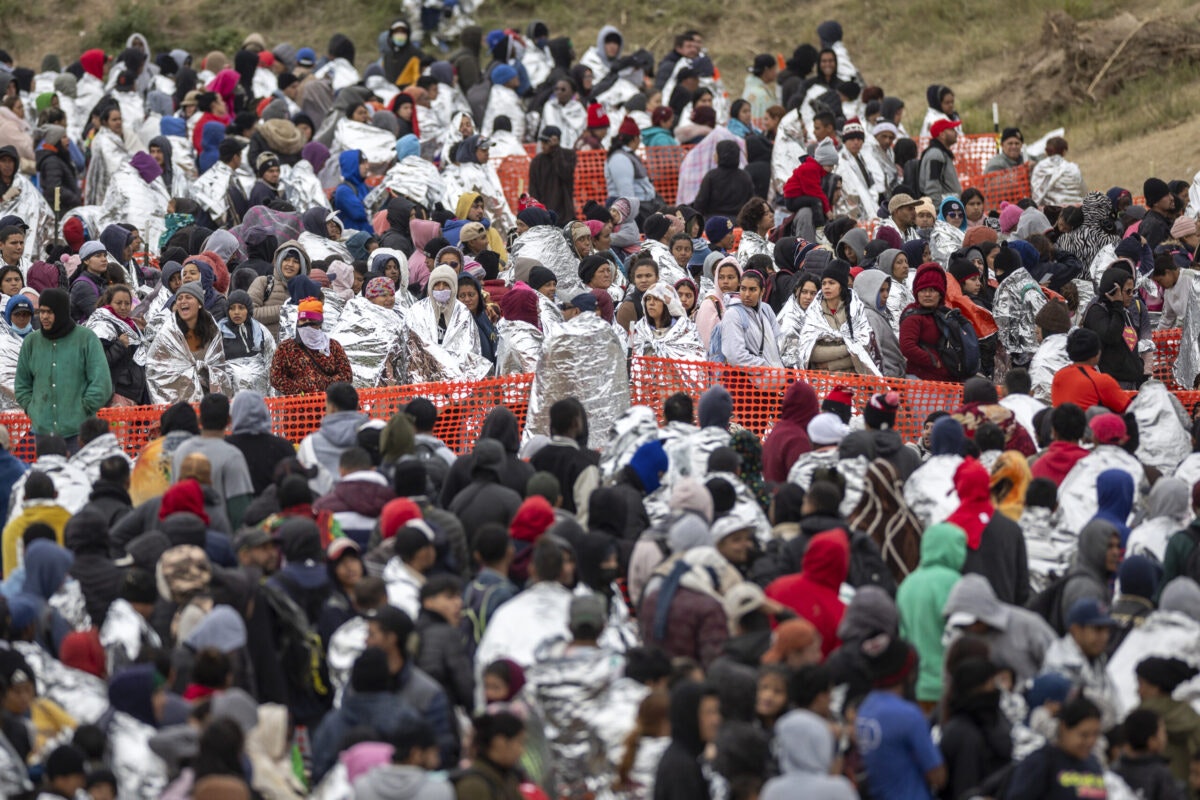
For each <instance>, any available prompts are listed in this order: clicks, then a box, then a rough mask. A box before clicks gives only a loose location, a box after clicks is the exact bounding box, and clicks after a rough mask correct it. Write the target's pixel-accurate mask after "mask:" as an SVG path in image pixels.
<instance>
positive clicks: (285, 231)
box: [205, 167, 304, 259]
mask: <svg viewBox="0 0 1200 800" xmlns="http://www.w3.org/2000/svg"><path fill="white" fill-rule="evenodd" d="M213 169H216V167H213ZM205 174H206V175H207V174H208V173H205ZM252 228H262V229H263V230H265V231H266V232H267V233H269V234H271V235H272V236H274V237H275V241H277V242H290V241H292V240H293V239H295V238H297V237H298V236H299V235H300V231H302V230H304V226H303V225H301V224H300V215H299V214H297V213H295V212H293V211H276V210H274V209H271V208H267V207H266V206H255V207H254V208H252V209H250V210H249V211H247V212H246V216H244V217H242V222H241V224H240V225H237V226H235V227H233V228H230V229H229V232H230V233H232V234H233V235H234V238H236V239H237V240H238V250H237V253H238V258H239V259H244V258H246V255H247V253H246V232H247V231H249V230H250V229H252Z"/></svg>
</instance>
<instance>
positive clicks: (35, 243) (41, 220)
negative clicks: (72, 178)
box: [0, 172, 99, 269]
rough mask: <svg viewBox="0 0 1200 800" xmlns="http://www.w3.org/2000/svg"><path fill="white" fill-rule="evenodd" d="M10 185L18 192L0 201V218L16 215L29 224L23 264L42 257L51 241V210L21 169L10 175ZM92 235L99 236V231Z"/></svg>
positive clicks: (52, 216) (52, 220) (52, 217)
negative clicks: (11, 183) (11, 179)
mask: <svg viewBox="0 0 1200 800" xmlns="http://www.w3.org/2000/svg"><path fill="white" fill-rule="evenodd" d="M13 186H14V187H16V188H18V189H19V190H20V191H19V192H18V193H17V195H16V196H15V197H13V198H12V199H11V200H6V201H3V202H0V217H5V216H8V215H9V214H15V215H16V216H18V217H20V218H21V221H22V222H24V223H25V224H26V225H28V226H29V230H28V231H26V232H25V250H24V252H23V253H22V255H23V257H24V260H23V262H22V264H23V265H24V264H25V263H28V264H32V263H33V262H34V261H38V260H40V259H41V258H42V253H43V252H44V251H45V245H47V244H49V243H50V242H52V241H54V234H55V229H54V209H52V208H51V207H50V204H49V203H47V202H46V198H45V197H43V196H42V193H41V192H39V191H38V190H37V187H35V186H34V185H33V183H31V182H30V180H29V179H28V178H26V177H25V176H24V175H22V174H21V173H20V172H17V173H14V174H13ZM95 235H96V236H99V231H97V232H96V234H95ZM26 269H27V268H26Z"/></svg>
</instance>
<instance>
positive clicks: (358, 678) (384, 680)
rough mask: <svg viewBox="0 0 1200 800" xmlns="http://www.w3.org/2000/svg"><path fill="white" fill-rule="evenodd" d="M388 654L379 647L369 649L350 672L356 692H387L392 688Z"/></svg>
mask: <svg viewBox="0 0 1200 800" xmlns="http://www.w3.org/2000/svg"><path fill="white" fill-rule="evenodd" d="M390 684H391V674H390V673H389V672H388V660H387V654H386V653H384V652H383V651H382V650H380V649H379V648H378V647H368V648H367V649H366V650H364V651H363V654H362V655H361V656H359V657H358V660H357V661H355V662H354V667H353V668H352V669H351V670H350V686H351V687H352V688H353V689H354V691H355V692H358V693H363V692H386V691H388V689H390V688H391V686H390Z"/></svg>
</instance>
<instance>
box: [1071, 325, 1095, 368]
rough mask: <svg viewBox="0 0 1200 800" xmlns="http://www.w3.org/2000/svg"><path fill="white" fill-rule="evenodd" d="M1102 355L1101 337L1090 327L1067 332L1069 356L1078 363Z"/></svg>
mask: <svg viewBox="0 0 1200 800" xmlns="http://www.w3.org/2000/svg"><path fill="white" fill-rule="evenodd" d="M1098 355H1100V337H1099V336H1098V335H1097V334H1096V332H1095V331H1093V330H1092V329H1090V328H1076V329H1075V330H1073V331H1071V332H1070V333H1069V334H1067V358H1069V359H1071V361H1072V362H1074V363H1076V364H1078V363H1080V362H1083V361H1087V360H1088V359H1091V358H1095V357H1096V356H1098Z"/></svg>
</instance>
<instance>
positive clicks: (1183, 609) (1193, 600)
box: [1158, 577, 1200, 622]
mask: <svg viewBox="0 0 1200 800" xmlns="http://www.w3.org/2000/svg"><path fill="white" fill-rule="evenodd" d="M1158 609H1159V611H1177V612H1179V613H1180V614H1186V615H1187V616H1189V617H1191V618H1192V619H1194V620H1195V621H1196V622H1200V584H1198V583H1196V582H1195V581H1194V580H1192V579H1191V578H1188V577H1178V578H1175V579H1174V580H1172V581H1171V582H1170V583H1168V584H1167V585H1166V588H1164V589H1163V590H1162V594H1161V595H1160V596H1159V598H1158Z"/></svg>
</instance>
